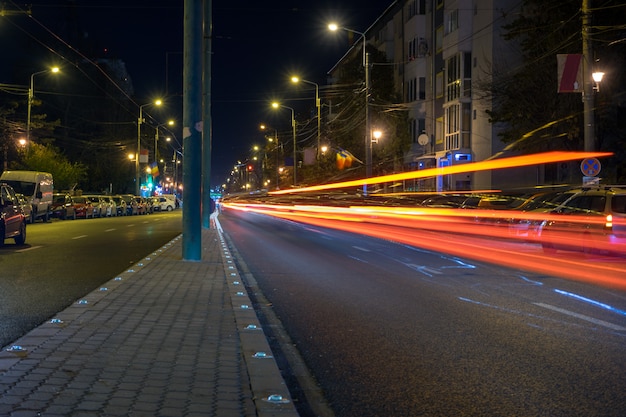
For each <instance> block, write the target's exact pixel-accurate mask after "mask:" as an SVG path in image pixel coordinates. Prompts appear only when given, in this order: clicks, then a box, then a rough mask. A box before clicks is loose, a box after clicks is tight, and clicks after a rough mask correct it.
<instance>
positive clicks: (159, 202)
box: [153, 194, 178, 211]
mask: <svg viewBox="0 0 626 417" xmlns="http://www.w3.org/2000/svg"><path fill="white" fill-rule="evenodd" d="M176 200H177V199H176V196H175V195H174V194H162V195H159V196H157V197H155V198H154V202H153V210H154V211H172V210H174V209H175V208H177V207H178V202H177V201H176Z"/></svg>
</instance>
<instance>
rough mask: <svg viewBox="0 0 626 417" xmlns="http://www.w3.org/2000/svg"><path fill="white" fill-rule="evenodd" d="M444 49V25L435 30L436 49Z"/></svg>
mask: <svg viewBox="0 0 626 417" xmlns="http://www.w3.org/2000/svg"><path fill="white" fill-rule="evenodd" d="M442 49H443V26H439V27H438V28H437V30H436V31H435V51H437V52H441V50H442Z"/></svg>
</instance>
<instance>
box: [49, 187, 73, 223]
mask: <svg viewBox="0 0 626 417" xmlns="http://www.w3.org/2000/svg"><path fill="white" fill-rule="evenodd" d="M49 210H50V217H55V218H57V219H61V220H66V219H72V220H76V210H75V209H74V204H73V201H72V197H71V196H70V195H69V194H67V193H54V194H52V203H51V204H50V206H49Z"/></svg>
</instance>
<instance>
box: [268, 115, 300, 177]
mask: <svg viewBox="0 0 626 417" xmlns="http://www.w3.org/2000/svg"><path fill="white" fill-rule="evenodd" d="M272 107H274V108H275V109H277V108H279V107H282V108H283V109H288V110H291V134H292V135H293V186H294V187H295V186H296V184H297V183H298V175H297V172H296V170H297V165H298V154H297V151H296V145H297V143H296V116H295V112H294V110H293V109H292V108H291V107H287V106H283V105H282V104H278V103H272Z"/></svg>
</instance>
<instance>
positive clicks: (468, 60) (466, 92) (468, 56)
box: [463, 52, 472, 97]
mask: <svg viewBox="0 0 626 417" xmlns="http://www.w3.org/2000/svg"><path fill="white" fill-rule="evenodd" d="M471 96H472V53H471V52H465V53H464V54H463V97H471Z"/></svg>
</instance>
